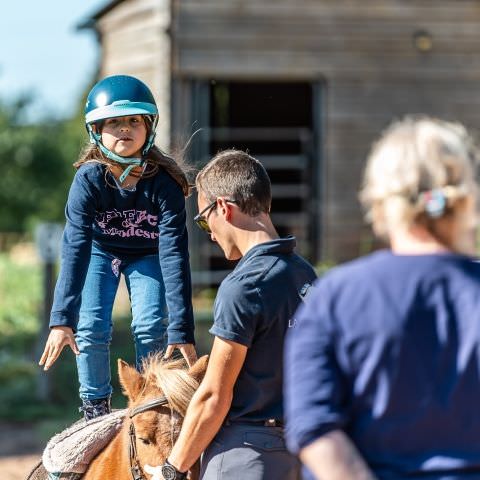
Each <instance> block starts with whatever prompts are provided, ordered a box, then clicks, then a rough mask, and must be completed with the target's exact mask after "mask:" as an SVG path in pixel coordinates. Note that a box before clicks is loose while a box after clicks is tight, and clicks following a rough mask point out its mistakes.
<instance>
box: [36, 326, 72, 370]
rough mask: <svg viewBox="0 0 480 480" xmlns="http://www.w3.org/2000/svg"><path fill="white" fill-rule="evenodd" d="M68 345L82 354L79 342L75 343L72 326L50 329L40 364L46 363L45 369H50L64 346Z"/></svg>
mask: <svg viewBox="0 0 480 480" xmlns="http://www.w3.org/2000/svg"><path fill="white" fill-rule="evenodd" d="M66 345H68V346H69V347H70V348H71V349H72V351H73V353H75V355H79V354H80V351H79V350H78V347H77V344H76V343H75V336H74V335H73V330H72V329H71V328H70V327H53V328H52V329H51V330H50V334H49V335H48V339H47V343H46V344H45V349H44V350H43V353H42V358H40V361H39V362H38V364H39V365H44V367H43V369H44V370H48V369H49V368H50V367H51V366H52V365H53V364H54V363H55V360H57V358H58V356H59V355H60V353H61V352H62V350H63V347H65V346H66Z"/></svg>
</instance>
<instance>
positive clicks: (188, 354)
mask: <svg viewBox="0 0 480 480" xmlns="http://www.w3.org/2000/svg"><path fill="white" fill-rule="evenodd" d="M176 348H178V349H179V350H180V352H181V354H182V355H183V357H184V358H185V360H186V361H187V363H188V366H189V367H191V366H192V365H193V364H194V363H195V362H196V361H197V352H196V350H195V345H193V344H192V343H174V344H172V345H168V346H167V350H166V351H165V355H164V358H165V359H167V358H170V357H171V356H172V354H173V351H174V350H175V349H176Z"/></svg>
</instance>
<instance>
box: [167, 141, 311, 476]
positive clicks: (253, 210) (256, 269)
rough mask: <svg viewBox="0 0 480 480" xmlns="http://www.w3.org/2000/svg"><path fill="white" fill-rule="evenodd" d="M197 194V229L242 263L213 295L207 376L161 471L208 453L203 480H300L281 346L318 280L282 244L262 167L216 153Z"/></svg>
mask: <svg viewBox="0 0 480 480" xmlns="http://www.w3.org/2000/svg"><path fill="white" fill-rule="evenodd" d="M196 186H197V191H198V208H199V212H200V213H199V214H198V215H197V216H196V217H195V222H196V223H197V224H198V226H199V227H200V228H201V229H203V230H204V231H205V232H206V233H208V234H209V235H210V237H211V239H212V240H213V241H215V242H217V243H218V244H219V246H220V247H221V248H222V250H223V252H224V254H225V256H226V258H228V259H230V260H240V261H239V262H238V264H237V266H236V267H235V269H234V270H233V271H232V272H231V273H230V274H229V275H228V276H227V277H226V278H225V280H224V281H223V282H222V284H221V285H220V288H219V290H218V294H217V297H216V300H215V307H214V324H213V326H212V328H211V330H210V333H212V334H213V335H214V336H215V339H214V342H213V347H212V351H211V353H210V358H209V364H208V368H207V372H206V375H205V378H204V380H203V381H202V383H201V385H200V387H199V389H198V390H197V392H196V393H195V395H194V397H193V399H192V401H191V403H190V406H189V408H188V411H187V414H186V417H185V420H184V422H183V427H182V430H181V432H180V436H179V438H178V440H177V442H176V444H175V446H174V447H173V450H172V452H171V454H170V455H169V458H168V459H167V461H166V463H165V465H163V466H161V467H158V468H159V471H160V473H162V475H163V477H164V478H171V479H179V478H186V473H185V472H187V471H188V469H189V468H190V467H191V466H192V465H193V464H194V463H195V461H196V460H197V459H198V458H199V457H200V454H201V453H202V452H203V451H205V452H204V454H203V457H202V464H201V474H200V478H202V479H203V480H211V479H215V480H217V479H229V480H235V479H242V480H256V479H258V480H260V479H276V480H296V479H299V478H300V467H299V463H298V460H297V459H296V458H295V457H293V456H292V455H291V454H290V453H288V451H287V450H286V447H285V443H284V440H283V400H282V380H283V371H282V358H283V344H284V337H285V334H286V331H287V329H288V328H289V327H292V326H293V325H294V324H295V319H294V318H293V315H294V312H295V310H296V308H297V307H298V305H299V303H300V302H301V301H302V298H303V297H304V296H305V294H306V292H307V291H308V288H309V287H310V285H311V284H312V283H313V281H314V280H315V278H316V275H315V272H314V270H313V268H312V267H311V265H310V264H308V263H307V262H306V261H305V260H304V259H303V258H301V257H300V256H298V255H297V254H295V253H294V248H295V239H294V238H293V237H287V238H279V237H278V234H277V232H276V230H275V228H274V226H273V224H272V221H271V218H270V205H271V186H270V179H269V178H268V175H267V172H266V171H265V169H264V168H263V166H262V165H261V163H260V162H259V161H257V160H255V159H254V158H253V157H251V156H250V155H248V154H247V153H245V152H242V151H237V150H227V151H224V152H221V153H219V154H218V155H216V156H215V157H214V158H213V159H212V160H211V161H210V162H209V163H208V164H207V165H206V166H205V167H204V168H203V169H202V170H201V171H200V173H199V174H198V176H197V179H196Z"/></svg>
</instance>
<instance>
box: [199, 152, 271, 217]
mask: <svg viewBox="0 0 480 480" xmlns="http://www.w3.org/2000/svg"><path fill="white" fill-rule="evenodd" d="M195 184H196V187H197V190H198V191H199V192H200V191H201V192H202V193H203V194H204V195H205V197H206V199H207V201H209V202H213V201H214V200H215V199H216V198H218V197H225V198H228V199H230V200H234V201H235V202H236V203H237V205H238V206H239V207H240V210H241V211H242V212H244V213H246V214H248V215H251V216H256V215H258V214H260V213H269V212H270V205H271V203H272V189H271V184H270V178H269V176H268V173H267V171H266V170H265V168H264V167H263V165H262V164H261V163H260V162H259V161H258V160H256V159H255V158H253V157H252V156H251V155H249V154H248V153H246V152H243V151H241V150H224V151H223V152H220V153H218V154H217V155H215V156H214V157H213V158H212V160H210V162H208V163H207V164H206V165H205V167H203V168H202V170H200V172H199V173H198V175H197V178H196V180H195Z"/></svg>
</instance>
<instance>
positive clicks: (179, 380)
mask: <svg viewBox="0 0 480 480" xmlns="http://www.w3.org/2000/svg"><path fill="white" fill-rule="evenodd" d="M142 367H143V368H142V370H143V375H144V376H145V378H146V380H147V384H148V383H150V382H152V383H154V384H155V385H156V386H157V387H158V388H159V389H160V390H161V391H162V392H163V394H164V395H165V397H166V398H167V400H168V403H169V405H170V407H171V408H172V409H173V410H175V411H177V412H178V413H179V414H180V415H181V416H182V417H184V416H185V413H186V412H187V407H188V404H189V403H190V400H191V398H192V396H193V394H194V393H195V390H196V389H197V388H198V385H199V383H198V381H197V380H195V379H194V378H193V377H192V376H191V375H189V373H188V367H187V364H186V362H185V360H183V359H180V360H164V359H163V355H162V354H161V353H159V354H156V355H152V356H150V357H148V358H147V359H146V360H145V361H144V362H143V365H142Z"/></svg>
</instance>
